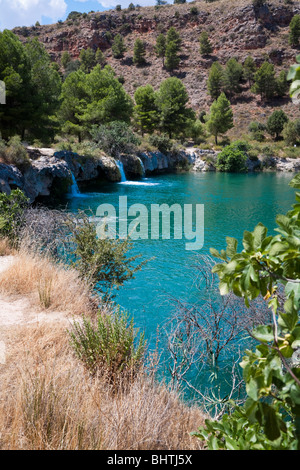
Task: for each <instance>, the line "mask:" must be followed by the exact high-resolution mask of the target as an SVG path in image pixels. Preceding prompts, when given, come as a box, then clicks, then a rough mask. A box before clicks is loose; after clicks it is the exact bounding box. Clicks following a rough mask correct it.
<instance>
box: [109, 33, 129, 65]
mask: <svg viewBox="0 0 300 470" xmlns="http://www.w3.org/2000/svg"><path fill="white" fill-rule="evenodd" d="M111 48H112V52H113V56H114V58H115V59H121V58H122V57H124V52H125V51H126V47H125V44H124V39H123V36H121V34H117V35H116V36H115V38H114V42H113V45H112V47H111Z"/></svg>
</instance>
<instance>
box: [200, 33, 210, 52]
mask: <svg viewBox="0 0 300 470" xmlns="http://www.w3.org/2000/svg"><path fill="white" fill-rule="evenodd" d="M199 42H200V54H201V55H203V56H206V55H209V54H211V53H212V51H213V48H212V45H211V42H210V40H209V37H208V34H207V32H206V31H203V32H202V33H201V35H200V38H199Z"/></svg>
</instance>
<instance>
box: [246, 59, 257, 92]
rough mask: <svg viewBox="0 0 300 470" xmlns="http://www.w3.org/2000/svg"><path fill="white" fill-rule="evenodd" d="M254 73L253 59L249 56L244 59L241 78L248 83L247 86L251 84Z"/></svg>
mask: <svg viewBox="0 0 300 470" xmlns="http://www.w3.org/2000/svg"><path fill="white" fill-rule="evenodd" d="M255 72H256V65H255V62H254V59H253V57H251V55H249V56H248V57H247V58H246V60H245V62H244V66H243V77H244V79H245V80H247V82H248V83H249V86H251V85H252V84H253V80H254V74H255Z"/></svg>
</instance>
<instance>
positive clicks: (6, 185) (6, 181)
mask: <svg viewBox="0 0 300 470" xmlns="http://www.w3.org/2000/svg"><path fill="white" fill-rule="evenodd" d="M17 188H19V189H21V190H23V189H24V176H23V175H22V173H21V172H20V170H18V168H17V167H15V166H13V165H6V164H4V163H0V192H1V193H6V194H10V192H11V190H12V189H17Z"/></svg>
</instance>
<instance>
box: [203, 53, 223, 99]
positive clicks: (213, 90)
mask: <svg viewBox="0 0 300 470" xmlns="http://www.w3.org/2000/svg"><path fill="white" fill-rule="evenodd" d="M223 86H224V71H223V67H222V65H221V64H220V63H219V62H214V63H213V65H212V66H211V69H210V71H209V76H208V80H207V89H208V93H209V94H210V96H211V97H212V99H213V100H216V99H217V98H218V97H219V96H220V94H221V93H222V89H223Z"/></svg>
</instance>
